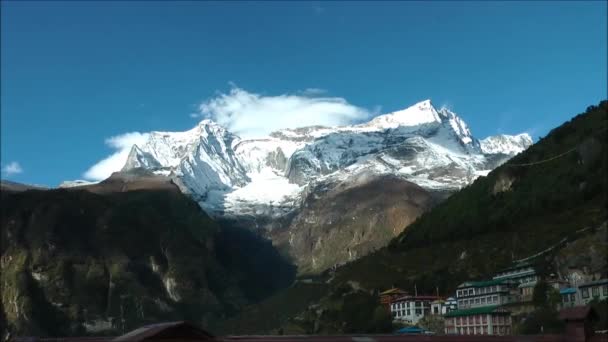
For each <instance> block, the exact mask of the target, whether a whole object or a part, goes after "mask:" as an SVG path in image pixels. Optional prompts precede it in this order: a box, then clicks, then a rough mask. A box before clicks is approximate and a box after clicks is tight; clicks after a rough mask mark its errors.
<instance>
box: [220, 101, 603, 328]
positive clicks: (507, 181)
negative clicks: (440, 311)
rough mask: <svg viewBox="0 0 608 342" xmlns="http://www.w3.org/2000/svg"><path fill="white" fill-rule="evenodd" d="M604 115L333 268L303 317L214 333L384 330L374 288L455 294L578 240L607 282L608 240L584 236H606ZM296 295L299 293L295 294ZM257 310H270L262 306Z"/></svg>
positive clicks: (551, 261) (554, 137)
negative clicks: (459, 287) (387, 240)
mask: <svg viewBox="0 0 608 342" xmlns="http://www.w3.org/2000/svg"><path fill="white" fill-rule="evenodd" d="M607 112H608V102H607V101H603V102H601V103H600V104H599V105H598V106H591V107H589V108H588V109H587V111H586V112H585V113H582V114H579V115H577V116H576V117H574V118H573V119H572V120H570V121H569V122H566V123H564V124H563V125H561V126H560V127H558V128H555V129H553V130H552V131H551V132H550V133H549V134H548V135H547V136H546V137H544V138H542V139H540V140H539V141H538V142H537V143H536V144H534V145H533V146H531V147H530V148H528V149H527V150H526V151H524V152H522V153H521V154H519V155H517V156H516V157H514V158H513V159H511V160H510V161H509V162H507V163H506V164H504V165H502V166H500V167H498V168H497V169H495V170H494V171H492V172H491V173H490V174H489V175H488V176H487V177H481V178H479V179H477V180H476V181H475V182H474V183H473V184H471V185H470V186H468V187H466V188H464V189H463V190H461V191H459V192H458V193H456V194H454V195H452V196H451V197H450V198H448V199H447V200H446V201H444V202H442V203H441V204H439V205H438V206H436V207H435V208H434V209H432V210H430V211H428V212H426V213H425V214H423V215H422V216H421V217H420V218H418V219H417V220H416V222H414V223H413V224H411V225H410V226H409V227H408V228H407V229H406V230H404V231H403V232H402V233H401V234H400V235H399V236H398V237H397V238H395V239H393V240H392V241H391V243H390V244H389V246H387V247H385V248H382V249H380V250H378V251H376V252H374V253H372V254H370V255H367V256H365V257H363V258H360V259H358V260H355V261H353V262H351V263H349V264H347V265H345V266H343V267H340V268H338V269H337V271H336V272H335V273H333V272H327V273H326V274H325V277H326V278H325V279H323V280H327V281H328V283H329V285H328V286H327V289H326V292H325V294H317V295H316V298H317V300H316V301H315V302H314V303H303V304H302V305H301V307H300V312H299V313H298V314H295V315H292V316H290V317H280V318H277V319H275V320H274V328H273V329H274V330H273V329H267V331H258V330H259V329H258V328H256V327H262V326H264V327H268V326H269V324H268V323H267V322H265V324H263V325H262V324H259V322H256V320H255V317H252V316H250V315H247V312H256V311H257V309H256V308H249V310H248V311H246V312H245V313H244V314H242V315H240V316H237V317H235V318H232V319H230V320H229V321H227V323H226V324H225V325H224V326H220V327H219V328H218V329H219V330H220V331H221V332H226V333H242V332H244V333H252V332H259V333H261V332H272V331H277V329H278V328H279V327H281V329H282V331H284V332H285V333H290V332H292V333H340V332H374V331H378V330H381V329H386V327H387V324H386V321H387V320H388V321H389V322H390V318H389V317H385V316H383V313H382V310H378V306H377V303H378V302H377V297H375V296H376V294H377V293H378V291H381V290H384V289H387V288H389V287H391V286H395V285H396V286H399V287H402V288H404V289H407V290H409V291H411V292H413V291H414V288H415V287H416V289H417V290H418V293H428V294H435V293H436V292H437V291H438V292H439V293H440V294H442V295H450V294H452V293H453V291H454V290H455V287H456V286H457V285H458V284H459V283H461V282H463V281H465V280H471V279H484V278H488V277H491V275H492V274H493V273H494V272H496V271H498V270H499V269H502V268H505V267H508V266H510V265H511V263H512V262H513V261H515V260H517V259H521V258H525V257H528V256H531V255H534V254H535V253H538V252H539V251H543V250H546V249H548V248H550V247H556V248H555V252H554V253H549V254H548V255H546V256H544V257H543V258H542V260H543V261H542V262H543V263H544V265H543V266H542V267H545V268H549V269H551V268H555V267H556V266H555V258H556V257H557V256H559V255H560V251H562V250H564V246H566V248H568V245H570V243H568V241H575V240H576V245H577V246H578V245H581V244H584V245H585V246H583V247H581V246H578V247H577V250H578V251H579V252H580V253H581V254H585V253H588V254H590V256H589V257H588V258H586V257H585V256H584V255H581V256H579V257H578V259H579V260H587V259H589V260H591V259H593V260H594V261H593V264H594V265H596V266H597V267H596V268H597V269H596V270H594V272H597V273H600V274H603V275H604V276H606V275H607V274H608V269H607V264H606V260H605V258H603V259H602V258H601V257H600V258H599V259H598V258H597V257H596V256H595V255H596V254H598V252H597V251H598V250H600V251H601V250H602V249H603V250H604V251H605V247H606V244H605V241H599V240H597V239H590V238H587V236H605V233H604V234H599V235H598V233H597V229H598V227H601V226H602V224H603V223H605V222H606V220H607V218H608V211H607V202H606V194H607V190H608V186H607V174H608V168H607V160H608V158H607V151H608V150H607V149H606V144H607V141H608V139H607V137H608V131H607V127H608V114H607ZM585 228H589V229H587V230H585ZM604 229H605V228H604ZM594 234H596V235H594ZM564 241H565V242H564ZM600 253H601V252H600ZM561 254H563V253H561ZM604 255H605V254H604ZM289 291H291V290H289V289H287V290H285V291H284V294H283V297H284V298H283V300H282V302H291V301H290V300H289ZM293 295H294V296H296V295H299V296H301V294H298V292H297V291H293ZM370 298H371V299H370ZM353 302H355V303H359V304H360V305H356V306H353V305H352V304H353ZM278 305H280V304H278ZM260 308H261V309H262V310H265V312H271V311H272V310H273V309H272V308H269V307H268V305H267V304H264V303H263V304H261V306H260ZM276 310H279V308H277V309H276ZM291 310H292V311H293V310H295V309H294V308H292V309H291ZM388 327H389V328H388V329H390V324H388ZM256 329H258V330H256Z"/></svg>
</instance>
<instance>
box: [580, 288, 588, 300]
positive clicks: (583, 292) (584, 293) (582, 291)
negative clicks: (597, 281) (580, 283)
mask: <svg viewBox="0 0 608 342" xmlns="http://www.w3.org/2000/svg"><path fill="white" fill-rule="evenodd" d="M581 296H582V297H583V298H589V289H588V288H584V289H581Z"/></svg>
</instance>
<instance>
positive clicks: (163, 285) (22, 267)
mask: <svg viewBox="0 0 608 342" xmlns="http://www.w3.org/2000/svg"><path fill="white" fill-rule="evenodd" d="M1 208H2V215H1V222H0V223H1V227H2V232H1V234H2V236H1V238H2V239H1V241H2V243H1V245H0V253H1V267H2V273H1V274H0V284H1V287H0V309H1V310H0V328H2V332H3V333H4V332H5V331H6V330H10V331H11V332H12V334H13V335H38V336H69V335H80V336H82V335H86V334H95V335H100V334H104V333H108V334H117V333H121V332H123V331H128V330H131V329H133V328H135V327H139V326H141V325H144V324H146V323H154V322H158V321H167V320H182V319H187V320H192V321H194V322H198V324H200V325H207V324H210V323H211V322H212V321H213V320H217V319H221V318H222V317H224V316H227V315H232V314H234V313H235V312H237V311H238V310H240V308H241V307H242V306H244V305H246V304H249V303H252V302H256V301H258V300H260V299H262V298H264V297H266V296H268V295H270V294H271V293H274V292H275V291H276V290H278V289H280V288H282V287H285V286H287V285H289V284H290V283H291V282H292V280H293V276H294V270H293V267H291V266H290V265H289V264H288V263H287V262H285V261H284V260H283V259H282V258H281V257H280V256H279V255H278V253H277V252H276V250H274V248H272V246H270V245H269V244H268V243H266V242H264V240H262V239H260V238H259V237H257V236H252V235H251V234H248V233H247V232H244V233H243V232H240V231H235V230H231V229H222V228H221V227H219V226H218V225H217V224H216V223H215V222H214V221H212V220H211V219H210V218H209V217H208V216H207V215H206V214H205V213H204V212H203V211H201V210H200V208H199V207H198V205H197V204H196V203H195V202H194V201H192V200H191V199H190V198H188V197H186V196H184V195H183V194H182V193H181V192H180V191H179V189H178V188H177V186H175V184H173V182H172V181H171V180H170V179H169V178H167V177H163V176H158V175H153V174H150V173H148V172H146V171H145V170H142V169H138V170H134V171H133V172H131V173H116V174H114V175H113V176H112V177H110V178H109V179H107V180H105V181H103V182H101V183H99V184H95V185H88V186H80V187H76V188H69V189H55V190H27V191H20V192H9V191H2V194H1ZM242 251H245V252H247V251H249V252H250V251H256V253H257V256H258V258H257V259H256V260H257V262H250V261H249V260H248V259H247V258H244V257H243V255H242V254H241V252H242ZM269 272H271V273H269Z"/></svg>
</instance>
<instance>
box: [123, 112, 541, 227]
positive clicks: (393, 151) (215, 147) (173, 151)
mask: <svg viewBox="0 0 608 342" xmlns="http://www.w3.org/2000/svg"><path fill="white" fill-rule="evenodd" d="M531 144H532V139H531V137H530V136H529V135H528V134H526V133H523V134H519V135H515V136H509V135H499V136H492V137H488V138H486V139H483V140H478V139H476V138H475V137H474V136H473V135H472V133H471V131H470V130H469V128H468V126H467V125H466V123H465V122H464V120H462V119H461V118H460V117H459V116H458V115H457V114H455V113H454V112H452V111H450V110H448V109H446V108H440V109H436V108H435V107H434V106H433V105H432V103H431V101H430V100H425V101H421V102H419V103H416V104H414V105H413V106H410V107H408V108H405V109H403V110H399V111H395V112H392V113H388V114H384V115H379V116H377V117H375V118H373V119H372V120H370V121H369V122H365V123H361V124H356V125H347V126H337V127H325V126H309V127H300V128H290V129H283V130H279V131H276V132H273V133H271V134H270V135H269V136H267V137H263V138H256V139H241V138H240V137H239V136H238V135H236V134H233V133H231V132H229V131H228V130H227V129H225V128H224V127H222V126H220V125H218V124H217V123H215V122H213V121H211V120H209V119H205V120H203V121H201V122H200V123H199V124H197V125H196V126H195V127H194V128H192V129H191V130H188V131H185V132H151V133H150V134H149V137H148V139H147V141H146V142H145V143H144V144H142V145H141V146H137V145H133V147H132V148H131V151H130V154H129V157H128V159H127V162H126V163H125V165H124V167H123V169H122V171H129V170H134V169H139V168H143V169H146V170H149V171H152V172H153V173H155V174H159V175H164V176H167V177H170V178H171V179H173V180H174V182H175V183H176V184H178V186H179V187H180V189H181V190H182V191H183V192H185V193H187V194H189V195H190V196H192V197H193V198H194V199H195V200H196V201H197V202H198V203H199V205H200V206H201V207H202V208H203V209H204V210H205V211H206V212H208V213H209V214H210V215H212V216H222V217H252V218H254V219H255V218H256V217H270V218H277V217H281V216H284V215H287V214H289V213H290V212H292V211H293V210H296V209H297V208H298V206H299V205H300V204H301V199H302V198H303V196H304V194H307V193H308V192H309V191H311V189H319V188H322V187H323V186H322V185H323V184H330V183H336V182H341V183H344V182H348V180H349V179H351V178H352V179H355V177H357V175H360V174H362V173H363V172H364V173H366V174H369V173H372V174H378V175H382V174H393V175H397V176H399V177H402V178H403V179H405V180H408V181H410V182H413V183H415V184H418V185H419V186H421V187H423V188H425V189H428V190H431V191H455V190H458V189H460V188H462V187H463V186H466V185H467V184H470V183H471V182H472V181H473V180H475V179H476V178H477V177H480V176H484V175H486V174H487V173H488V172H490V171H491V170H492V169H493V168H495V167H496V166H498V165H499V164H500V163H502V162H504V161H506V160H508V159H509V158H510V157H512V156H514V155H515V154H517V153H519V152H521V151H523V150H525V149H526V148H527V147H528V146H530V145H531Z"/></svg>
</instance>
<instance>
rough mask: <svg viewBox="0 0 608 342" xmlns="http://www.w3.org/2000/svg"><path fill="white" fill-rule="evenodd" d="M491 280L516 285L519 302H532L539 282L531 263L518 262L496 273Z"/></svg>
mask: <svg viewBox="0 0 608 342" xmlns="http://www.w3.org/2000/svg"><path fill="white" fill-rule="evenodd" d="M492 279H493V280H509V281H514V282H516V283H518V284H519V285H518V288H519V295H520V298H519V300H518V301H520V302H528V301H531V300H532V295H533V294H534V287H535V286H536V283H537V282H538V281H539V280H540V278H539V276H538V274H537V273H536V270H535V269H534V265H533V264H532V263H531V262H520V263H517V264H515V265H514V266H511V267H509V268H506V269H503V270H501V271H499V272H498V273H496V275H495V276H494V277H493V278H492Z"/></svg>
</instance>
